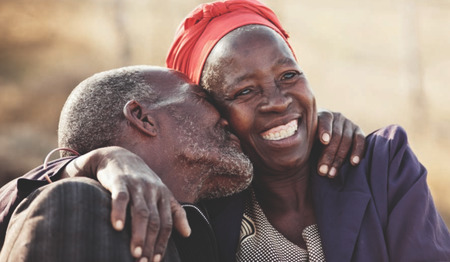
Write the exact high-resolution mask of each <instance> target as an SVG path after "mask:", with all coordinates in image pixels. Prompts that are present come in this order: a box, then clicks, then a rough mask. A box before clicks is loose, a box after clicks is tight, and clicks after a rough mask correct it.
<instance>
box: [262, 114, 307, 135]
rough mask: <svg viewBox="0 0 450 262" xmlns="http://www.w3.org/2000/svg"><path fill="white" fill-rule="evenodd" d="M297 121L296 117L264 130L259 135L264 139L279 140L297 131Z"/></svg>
mask: <svg viewBox="0 0 450 262" xmlns="http://www.w3.org/2000/svg"><path fill="white" fill-rule="evenodd" d="M297 127H298V121H297V119H294V120H292V121H291V122H289V123H287V124H286V125H281V126H277V127H274V128H272V129H270V130H267V131H266V132H264V133H262V134H261V136H262V138H263V139H265V140H281V139H285V138H287V137H290V136H292V135H294V134H295V131H297Z"/></svg>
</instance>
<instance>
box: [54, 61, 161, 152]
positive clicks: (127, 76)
mask: <svg viewBox="0 0 450 262" xmlns="http://www.w3.org/2000/svg"><path fill="white" fill-rule="evenodd" d="M147 68H150V67H146V66H132V67H125V68H120V69H115V70H110V71H106V72H102V73H99V74H95V75H93V76H91V77H89V78H88V79H86V80H84V81H83V82H81V83H80V84H79V85H78V86H77V87H75V89H74V90H73V91H72V93H71V94H70V96H69V97H68V99H67V101H66V103H65V104H64V107H63V109H62V111H61V116H60V120H59V128H58V144H59V146H60V147H68V148H71V149H74V150H75V151H77V152H78V153H80V154H84V153H87V152H89V151H91V150H93V149H96V148H100V147H105V146H111V145H114V144H115V143H116V142H117V141H118V138H119V137H120V135H121V133H122V132H121V130H122V126H123V123H125V122H124V120H125V117H124V115H123V111H122V110H123V107H124V105H125V104H126V103H127V102H128V101H130V100H133V99H134V100H136V101H138V102H147V103H154V102H155V101H156V100H157V94H156V93H155V91H154V90H153V88H152V87H151V85H150V84H149V81H148V76H147V80H146V79H145V77H144V75H145V74H144V73H143V72H144V71H145V69H147ZM69 154H70V153H69V152H66V151H62V152H61V155H62V156H66V155H69Z"/></svg>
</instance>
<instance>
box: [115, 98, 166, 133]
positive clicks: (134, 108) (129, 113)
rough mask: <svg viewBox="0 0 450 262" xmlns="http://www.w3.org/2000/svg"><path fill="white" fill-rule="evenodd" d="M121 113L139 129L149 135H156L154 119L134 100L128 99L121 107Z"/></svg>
mask: <svg viewBox="0 0 450 262" xmlns="http://www.w3.org/2000/svg"><path fill="white" fill-rule="evenodd" d="M123 114H124V116H125V118H126V119H127V120H128V122H129V123H130V124H131V125H132V126H134V127H135V128H137V129H138V130H139V131H141V132H143V133H144V134H147V135H149V136H156V135H157V133H158V132H157V126H156V120H155V119H154V118H153V117H152V116H150V115H149V114H148V113H146V112H144V108H143V107H142V106H141V104H139V102H137V101H136V100H131V101H128V102H127V103H126V104H125V106H124V107H123Z"/></svg>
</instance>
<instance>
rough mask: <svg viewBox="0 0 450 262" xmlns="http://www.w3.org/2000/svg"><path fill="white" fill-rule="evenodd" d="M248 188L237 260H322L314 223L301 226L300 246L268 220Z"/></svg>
mask: <svg viewBox="0 0 450 262" xmlns="http://www.w3.org/2000/svg"><path fill="white" fill-rule="evenodd" d="M250 192H251V194H250V195H251V197H249V198H247V199H246V201H245V212H244V217H243V219H242V224H241V235H240V245H239V247H238V251H237V254H236V261H238V262H247V261H274V262H275V261H276V262H280V261H311V262H315V261H325V256H324V254H323V251H322V244H321V240H320V235H319V230H318V227H317V225H316V224H314V225H310V226H308V227H306V228H305V229H304V230H303V233H302V237H303V239H304V240H305V242H306V246H307V250H305V249H303V248H300V247H299V246H297V245H295V244H294V243H292V242H291V241H289V240H288V239H286V238H285V237H284V236H283V235H282V234H281V233H280V232H278V231H277V230H276V229H275V228H274V227H273V226H272V225H271V224H270V222H269V221H268V220H267V218H266V216H265V215H264V212H263V211H262V209H261V207H260V206H259V203H258V201H257V200H256V197H255V194H254V192H253V190H250Z"/></svg>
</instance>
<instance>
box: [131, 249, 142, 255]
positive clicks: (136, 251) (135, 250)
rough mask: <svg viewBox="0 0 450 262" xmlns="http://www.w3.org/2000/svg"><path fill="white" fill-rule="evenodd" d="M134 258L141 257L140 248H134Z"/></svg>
mask: <svg viewBox="0 0 450 262" xmlns="http://www.w3.org/2000/svg"><path fill="white" fill-rule="evenodd" d="M133 254H134V257H141V256H142V248H141V247H136V248H135V249H134V251H133Z"/></svg>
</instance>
